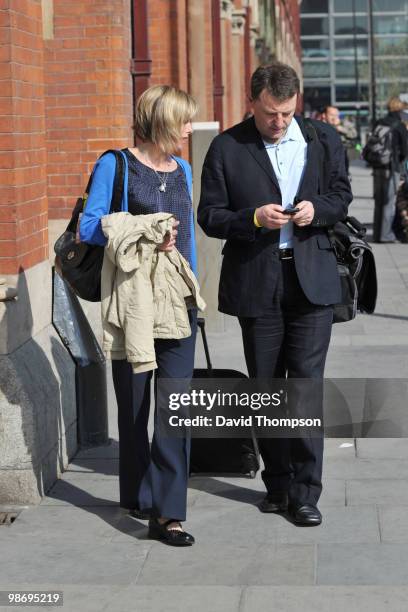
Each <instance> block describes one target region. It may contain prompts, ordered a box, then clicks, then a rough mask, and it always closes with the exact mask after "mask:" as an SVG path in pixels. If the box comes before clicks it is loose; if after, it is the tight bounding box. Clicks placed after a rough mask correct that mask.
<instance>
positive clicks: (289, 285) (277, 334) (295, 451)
mask: <svg viewBox="0 0 408 612" xmlns="http://www.w3.org/2000/svg"><path fill="white" fill-rule="evenodd" d="M316 281H317V282H318V279H316ZM254 299H256V296H254ZM332 319H333V307H332V306H331V305H327V306H316V305H314V304H311V303H310V302H309V301H308V300H307V298H306V296H305V295H304V293H303V291H302V289H301V287H300V285H299V281H298V278H297V274H296V270H295V265H294V260H293V259H288V260H282V261H280V276H279V282H278V284H277V287H276V290H275V294H274V295H271V305H270V308H269V309H268V311H267V312H265V313H264V314H263V315H262V316H260V317H256V318H245V317H240V319H239V321H240V324H241V328H242V337H243V343H244V351H245V359H246V363H247V368H248V373H249V376H250V377H251V378H265V379H270V378H285V377H286V376H287V377H288V378H313V379H322V378H323V372H324V365H325V361H326V355H327V350H328V347H329V342H330V335H331V327H332ZM318 386H319V385H318ZM309 406H310V404H309ZM310 408H311V409H312V414H310V415H307V416H309V417H311V418H322V397H321V394H319V393H317V395H316V402H313V405H312V406H310ZM259 446H260V451H261V455H262V459H263V462H264V465H265V469H264V471H263V472H262V479H263V481H264V483H265V486H266V489H267V491H268V492H269V493H273V492H277V491H287V492H288V495H289V503H290V504H293V505H298V504H300V505H303V504H312V505H315V504H316V503H317V501H318V499H319V497H320V493H321V489H322V482H321V479H322V464H323V435H322V436H320V437H303V438H260V439H259Z"/></svg>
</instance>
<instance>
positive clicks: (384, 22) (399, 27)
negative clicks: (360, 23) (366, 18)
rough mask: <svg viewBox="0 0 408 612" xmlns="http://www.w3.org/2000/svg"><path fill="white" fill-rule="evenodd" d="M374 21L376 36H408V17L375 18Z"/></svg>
mask: <svg viewBox="0 0 408 612" xmlns="http://www.w3.org/2000/svg"><path fill="white" fill-rule="evenodd" d="M373 20H374V32H375V33H376V34H408V16H401V15H398V16H397V15H395V17H385V16H381V17H378V16H374V19H373Z"/></svg>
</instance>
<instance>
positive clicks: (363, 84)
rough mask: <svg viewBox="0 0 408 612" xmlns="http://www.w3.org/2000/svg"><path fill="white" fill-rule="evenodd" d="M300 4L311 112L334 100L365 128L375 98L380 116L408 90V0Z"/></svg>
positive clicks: (309, 1)
mask: <svg viewBox="0 0 408 612" xmlns="http://www.w3.org/2000/svg"><path fill="white" fill-rule="evenodd" d="M300 8H301V44H302V50H303V58H302V63H303V74H304V101H305V110H309V111H313V110H317V109H319V107H321V106H324V105H327V104H332V105H335V106H338V107H339V108H340V109H342V110H343V111H345V112H347V113H348V114H354V115H356V114H357V113H358V114H359V117H360V120H361V122H362V124H363V126H364V124H365V125H367V124H368V121H369V117H370V115H371V114H372V104H373V97H374V99H375V98H376V114H377V116H378V115H379V114H382V113H383V112H384V110H385V104H386V101H387V99H388V98H389V97H390V96H393V95H399V94H400V93H402V92H406V91H407V90H408V63H407V61H406V57H407V53H408V0H303V1H302V4H301V7H300ZM372 75H373V76H374V85H375V89H374V90H373V88H372V87H371V86H370V83H371V82H372V80H373V79H372Z"/></svg>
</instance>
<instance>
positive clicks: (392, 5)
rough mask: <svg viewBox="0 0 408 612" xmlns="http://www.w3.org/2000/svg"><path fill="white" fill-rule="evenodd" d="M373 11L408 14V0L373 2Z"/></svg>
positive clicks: (377, 0) (378, 0) (379, 0)
mask: <svg viewBox="0 0 408 612" xmlns="http://www.w3.org/2000/svg"><path fill="white" fill-rule="evenodd" d="M373 11H381V12H387V11H388V12H397V11H400V12H405V13H406V12H408V0H373Z"/></svg>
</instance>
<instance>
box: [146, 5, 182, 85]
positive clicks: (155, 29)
mask: <svg viewBox="0 0 408 612" xmlns="http://www.w3.org/2000/svg"><path fill="white" fill-rule="evenodd" d="M148 10H149V42H150V45H149V46H150V55H151V59H152V76H151V80H150V84H151V85H165V84H166V85H174V86H175V87H180V88H181V89H187V27H186V26H187V24H186V0H150V1H149V2H148Z"/></svg>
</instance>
